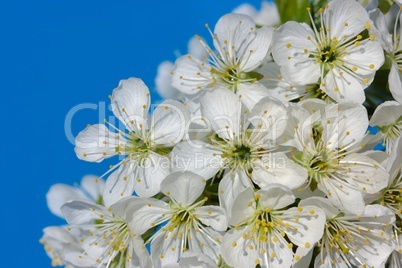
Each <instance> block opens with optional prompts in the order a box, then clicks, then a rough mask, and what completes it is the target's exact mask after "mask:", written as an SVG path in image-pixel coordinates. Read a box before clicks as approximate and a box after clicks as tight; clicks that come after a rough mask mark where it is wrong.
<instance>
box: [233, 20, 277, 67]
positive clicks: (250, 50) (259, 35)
mask: <svg viewBox="0 0 402 268" xmlns="http://www.w3.org/2000/svg"><path fill="white" fill-rule="evenodd" d="M273 34H274V29H273V28H272V27H269V26H263V27H261V28H259V29H256V30H253V31H252V32H251V33H250V34H249V35H248V36H247V39H246V40H243V42H246V44H247V45H243V46H244V47H247V49H244V50H243V51H242V52H240V53H241V54H242V58H241V59H240V66H239V68H240V69H241V70H243V72H250V71H253V70H254V69H256V68H257V67H258V66H260V65H261V63H262V62H263V60H264V59H265V57H266V56H267V53H268V51H269V49H270V46H271V41H272V37H273ZM238 56H240V55H238Z"/></svg>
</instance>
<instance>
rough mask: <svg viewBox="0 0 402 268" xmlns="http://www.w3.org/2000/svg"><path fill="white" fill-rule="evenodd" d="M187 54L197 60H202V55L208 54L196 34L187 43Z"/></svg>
mask: <svg viewBox="0 0 402 268" xmlns="http://www.w3.org/2000/svg"><path fill="white" fill-rule="evenodd" d="M187 50H188V54H190V55H191V56H192V57H195V58H197V59H199V60H202V59H203V58H204V57H207V56H208V53H207V51H206V50H205V47H204V46H203V45H202V43H201V42H200V40H198V38H197V37H196V36H194V37H192V38H191V39H190V40H189V41H188V43H187Z"/></svg>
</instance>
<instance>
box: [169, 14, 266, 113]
mask: <svg viewBox="0 0 402 268" xmlns="http://www.w3.org/2000/svg"><path fill="white" fill-rule="evenodd" d="M211 35H212V36H213V41H214V46H215V49H216V51H213V50H212V49H211V48H210V47H209V46H208V45H207V44H206V43H205V42H204V41H203V40H202V39H201V38H200V37H199V40H200V42H202V44H203V45H204V47H205V49H206V50H207V52H208V54H209V56H210V57H209V58H208V59H205V60H204V61H202V60H199V59H197V58H195V57H192V56H191V55H185V56H182V57H181V58H179V59H178V60H177V61H176V64H175V70H174V72H173V77H172V85H173V87H175V88H177V89H178V90H179V91H181V92H183V93H185V94H188V95H195V94H199V91H200V90H213V89H214V88H216V87H217V86H218V87H219V86H221V87H222V86H223V87H225V88H227V89H229V90H231V91H233V92H235V93H236V94H237V95H238V96H242V102H243V103H244V104H245V105H246V106H247V107H248V108H249V109H251V108H252V107H253V106H254V104H255V103H256V102H257V101H258V100H260V99H261V98H263V97H265V96H267V95H269V92H268V90H267V89H266V88H265V87H264V86H263V85H262V84H260V83H259V82H258V80H260V79H261V78H262V76H261V74H259V73H258V72H256V71H255V70H256V69H257V68H258V67H259V66H260V65H261V64H262V63H263V61H264V60H265V58H266V56H267V55H268V52H269V49H270V44H271V39H272V35H273V28H272V27H266V26H264V27H261V28H257V26H256V25H255V22H254V21H253V20H252V19H251V18H250V17H249V16H246V15H242V14H227V15H225V16H223V17H221V18H220V19H219V21H218V22H217V24H216V26H215V31H214V34H212V32H211Z"/></svg>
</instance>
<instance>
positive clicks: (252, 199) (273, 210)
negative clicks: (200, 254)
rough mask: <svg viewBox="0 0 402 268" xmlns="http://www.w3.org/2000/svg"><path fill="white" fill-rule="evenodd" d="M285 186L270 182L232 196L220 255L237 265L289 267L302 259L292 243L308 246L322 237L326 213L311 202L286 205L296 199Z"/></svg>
mask: <svg viewBox="0 0 402 268" xmlns="http://www.w3.org/2000/svg"><path fill="white" fill-rule="evenodd" d="M295 199H296V198H295V197H294V195H293V194H292V192H291V191H290V189H288V188H287V187H284V186H282V185H278V184H272V185H270V186H269V187H267V188H266V190H259V191H257V192H255V193H254V191H253V189H252V188H248V189H246V190H245V191H244V192H242V193H241V194H239V195H238V196H237V198H236V199H235V204H234V206H233V208H232V213H231V217H230V219H229V223H230V225H231V226H232V227H233V229H231V230H230V231H228V232H227V233H226V234H225V236H224V237H223V241H222V256H223V258H224V260H225V261H226V263H227V264H229V265H230V266H233V267H235V268H237V267H254V266H255V265H257V264H259V265H260V266H261V267H263V268H269V267H283V268H286V267H290V266H291V265H292V263H293V262H297V261H298V260H300V259H301V257H303V256H301V255H294V253H293V247H294V246H298V247H302V248H306V249H310V248H311V247H313V245H314V244H315V243H316V242H317V241H318V240H319V239H320V238H321V237H322V234H323V230H324V224H325V214H324V211H322V210H321V209H320V208H319V207H316V206H314V205H307V206H303V207H301V206H299V207H292V208H286V207H287V206H289V205H291V204H292V203H294V201H295Z"/></svg>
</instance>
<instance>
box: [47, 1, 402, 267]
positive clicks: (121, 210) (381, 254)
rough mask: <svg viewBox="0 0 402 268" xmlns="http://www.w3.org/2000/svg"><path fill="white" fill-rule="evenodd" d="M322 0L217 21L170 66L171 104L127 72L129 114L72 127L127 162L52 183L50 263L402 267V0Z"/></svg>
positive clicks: (97, 157)
mask: <svg viewBox="0 0 402 268" xmlns="http://www.w3.org/2000/svg"><path fill="white" fill-rule="evenodd" d="M310 2H311V3H310V5H309V7H308V8H307V10H306V11H303V12H306V14H307V15H308V18H309V20H308V21H307V22H296V21H292V20H287V19H286V18H281V16H280V15H279V14H280V13H279V11H278V7H277V6H276V5H275V4H274V3H272V2H263V4H262V7H261V10H258V11H257V10H255V9H254V8H253V7H252V6H250V5H248V4H244V5H242V6H240V7H238V8H237V9H235V10H233V12H232V13H229V14H226V15H224V16H222V17H221V18H220V19H219V20H218V21H217V23H216V25H215V27H214V28H213V30H212V29H210V27H209V26H208V25H206V28H207V31H208V32H209V35H210V37H208V38H209V39H210V41H208V40H207V38H205V37H201V36H198V35H196V36H195V37H194V38H193V39H191V40H190V42H189V53H188V54H186V55H183V56H181V57H179V58H178V59H177V60H176V61H175V62H174V63H171V62H163V63H162V64H161V65H160V66H159V68H158V75H157V78H156V85H157V89H158V92H159V94H160V95H161V96H163V97H164V101H163V102H162V103H159V104H158V105H154V104H152V102H151V99H150V91H149V89H148V87H147V86H146V85H145V84H144V83H143V82H142V80H141V79H139V78H128V79H125V80H121V81H120V83H119V85H118V87H117V88H115V89H114V90H113V92H112V93H111V95H110V96H109V97H110V103H111V109H112V112H113V115H114V117H115V118H116V120H105V121H104V122H101V123H99V124H92V125H88V126H87V127H86V128H85V129H83V130H82V131H81V132H80V133H79V134H78V136H77V137H76V140H75V153H76V155H77V157H78V158H79V159H81V160H84V161H88V162H97V163H100V162H102V161H103V160H105V159H107V158H113V160H112V161H114V164H113V165H111V166H110V167H109V168H108V167H105V173H104V174H103V175H102V176H101V177H95V176H86V177H84V178H83V179H82V182H81V185H80V186H74V187H71V186H67V185H64V184H56V185H53V186H52V187H51V188H50V190H49V192H48V194H47V196H46V198H47V201H48V206H49V209H50V210H51V212H52V213H54V214H55V215H57V216H59V217H62V218H64V219H65V220H66V222H67V223H66V225H65V226H51V227H47V228H45V229H44V231H43V232H44V234H43V237H42V238H41V240H40V242H41V243H42V244H43V245H44V247H45V250H46V252H47V254H48V256H49V257H50V258H51V259H52V265H54V266H65V267H74V268H78V267H82V268H89V267H98V268H100V267H101V268H118V267H125V268H134V267H222V268H223V267H226V268H228V267H235V268H237V267H238V268H241V267H264V268H272V267H279V268H281V267H284V268H288V267H293V268H307V267H316V268H318V267H322V268H324V267H337V268H343V267H375V268H376V267H391V268H393V267H402V235H401V233H402V229H401V222H402V205H401V203H402V171H401V167H402V139H401V138H400V136H401V134H402V43H401V42H400V37H401V34H402V33H401V31H402V27H401V25H400V21H401V19H402V17H401V11H400V10H402V8H400V7H399V4H402V3H400V2H402V1H395V3H394V6H393V7H392V8H391V9H390V11H388V12H384V10H380V9H379V8H377V7H376V3H375V2H376V1H356V0H332V1H310ZM317 2H318V3H320V4H322V6H319V7H317ZM373 2H374V3H373ZM381 2H385V1H380V5H381ZM386 2H388V3H389V2H391V4H392V2H393V1H386ZM289 8H291V7H289ZM394 11H395V12H394ZM384 13H385V14H384ZM281 14H282V13H281ZM389 28H390V29H391V30H390V31H389ZM370 130H371V131H370ZM373 130H374V131H373ZM373 132H374V133H373Z"/></svg>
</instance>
